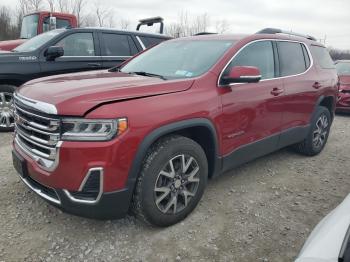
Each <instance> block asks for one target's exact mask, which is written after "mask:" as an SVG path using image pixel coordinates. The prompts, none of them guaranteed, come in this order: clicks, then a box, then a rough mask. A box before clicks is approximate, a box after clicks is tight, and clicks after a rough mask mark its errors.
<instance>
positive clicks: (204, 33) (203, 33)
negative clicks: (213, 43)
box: [194, 32, 218, 35]
mask: <svg viewBox="0 0 350 262" xmlns="http://www.w3.org/2000/svg"><path fill="white" fill-rule="evenodd" d="M217 34H218V33H211V32H200V33H197V34H194V35H217Z"/></svg>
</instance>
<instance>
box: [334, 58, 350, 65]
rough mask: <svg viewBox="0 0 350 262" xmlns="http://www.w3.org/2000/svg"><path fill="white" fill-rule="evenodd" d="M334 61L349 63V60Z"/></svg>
mask: <svg viewBox="0 0 350 262" xmlns="http://www.w3.org/2000/svg"><path fill="white" fill-rule="evenodd" d="M335 63H336V64H337V63H350V60H345V59H344V60H337V61H335Z"/></svg>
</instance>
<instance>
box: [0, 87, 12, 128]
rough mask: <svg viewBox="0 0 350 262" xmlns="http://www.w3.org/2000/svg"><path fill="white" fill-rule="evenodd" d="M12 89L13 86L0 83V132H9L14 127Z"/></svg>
mask: <svg viewBox="0 0 350 262" xmlns="http://www.w3.org/2000/svg"><path fill="white" fill-rule="evenodd" d="M14 91H15V87H14V86H11V85H0V132H9V131H13V129H14V126H15V120H14V102H13V92H14Z"/></svg>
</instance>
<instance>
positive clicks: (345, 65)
mask: <svg viewBox="0 0 350 262" xmlns="http://www.w3.org/2000/svg"><path fill="white" fill-rule="evenodd" d="M335 66H336V68H337V72H338V75H340V76H344V75H347V76H349V75H350V62H338V63H337V64H336V65H335Z"/></svg>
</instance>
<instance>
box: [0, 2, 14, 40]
mask: <svg viewBox="0 0 350 262" xmlns="http://www.w3.org/2000/svg"><path fill="white" fill-rule="evenodd" d="M13 15H14V14H13V12H12V10H11V9H9V8H8V7H5V6H2V7H0V28H1V30H0V40H8V39H15V38H17V37H18V35H19V27H18V26H17V24H16V23H13V22H16V21H14V20H12V18H13Z"/></svg>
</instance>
